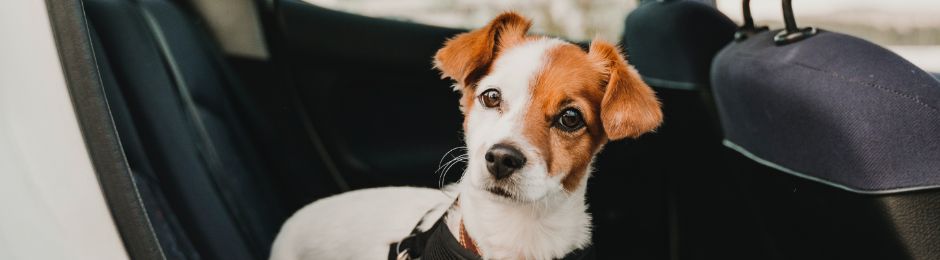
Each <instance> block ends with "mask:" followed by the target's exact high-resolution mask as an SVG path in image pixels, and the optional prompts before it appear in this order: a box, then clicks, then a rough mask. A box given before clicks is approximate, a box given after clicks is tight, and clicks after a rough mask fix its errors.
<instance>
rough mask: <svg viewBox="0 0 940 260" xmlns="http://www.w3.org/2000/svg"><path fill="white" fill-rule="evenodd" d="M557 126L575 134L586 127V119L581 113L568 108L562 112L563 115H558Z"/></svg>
mask: <svg viewBox="0 0 940 260" xmlns="http://www.w3.org/2000/svg"><path fill="white" fill-rule="evenodd" d="M555 125H556V126H557V127H558V128H559V129H561V130H563V131H566V132H574V131H575V130H578V129H581V128H582V127H584V118H583V117H582V116H581V111H578V110H577V109H574V108H568V109H565V110H563V111H561V114H558V120H556V122H555Z"/></svg>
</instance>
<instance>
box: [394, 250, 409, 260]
mask: <svg viewBox="0 0 940 260" xmlns="http://www.w3.org/2000/svg"><path fill="white" fill-rule="evenodd" d="M395 259H396V260H411V255H409V254H408V248H405V250H402V251H401V252H399V253H398V257H396V258H395Z"/></svg>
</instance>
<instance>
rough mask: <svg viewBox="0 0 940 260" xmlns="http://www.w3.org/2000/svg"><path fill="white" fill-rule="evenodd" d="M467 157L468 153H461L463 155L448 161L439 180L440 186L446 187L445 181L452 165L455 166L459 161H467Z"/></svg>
mask: <svg viewBox="0 0 940 260" xmlns="http://www.w3.org/2000/svg"><path fill="white" fill-rule="evenodd" d="M467 158H468V156H467V155H461V156H457V157H454V159H453V160H451V161H449V162H448V163H447V166H446V167H445V168H444V171H442V172H441V175H440V177H439V180H438V186H439V188H444V182H445V181H446V178H447V173H448V172H449V171H450V169H451V167H453V166H454V165H456V164H457V163H459V162H463V161H465V160H466V159H467Z"/></svg>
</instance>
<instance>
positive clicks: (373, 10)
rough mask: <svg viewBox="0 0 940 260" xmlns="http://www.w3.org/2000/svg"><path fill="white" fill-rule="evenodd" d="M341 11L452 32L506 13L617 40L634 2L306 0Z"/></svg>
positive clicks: (556, 30) (562, 31)
mask: <svg viewBox="0 0 940 260" xmlns="http://www.w3.org/2000/svg"><path fill="white" fill-rule="evenodd" d="M305 1H307V2H309V3H312V4H315V5H319V6H322V7H326V8H331V9H336V10H340V11H345V12H350V13H356V14H361V15H366V16H371V17H381V18H389V19H394V20H401V21H410V22H416V23H423V24H430V25H436V26H444V27H453V28H466V29H469V28H478V27H480V26H483V25H485V24H486V22H489V21H490V20H491V19H493V17H495V16H496V15H498V14H499V13H501V12H503V11H505V10H515V11H517V12H520V13H522V14H523V15H525V16H527V17H529V18H530V19H533V20H535V21H537V22H535V23H533V25H532V31H533V32H535V33H539V34H549V35H555V36H560V37H564V38H568V39H570V40H578V41H587V40H590V39H592V38H594V37H595V36H598V37H600V38H602V39H605V40H609V41H618V40H619V39H620V35H621V33H622V31H623V21H624V19H625V18H626V17H627V13H629V12H630V11H631V10H633V9H634V8H636V5H637V1H636V0H591V1H584V0H563V1H556V0H530V1H503V0H395V1H389V0H305Z"/></svg>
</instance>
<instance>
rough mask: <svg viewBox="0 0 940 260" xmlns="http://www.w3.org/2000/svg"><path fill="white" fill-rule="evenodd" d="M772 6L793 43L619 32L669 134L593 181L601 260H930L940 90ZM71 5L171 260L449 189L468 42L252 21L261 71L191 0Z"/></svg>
mask: <svg viewBox="0 0 940 260" xmlns="http://www.w3.org/2000/svg"><path fill="white" fill-rule="evenodd" d="M748 2H749V1H746V0H745V1H742V4H743V6H744V7H745V8H744V10H745V11H747V10H749V9H748V8H747V6H748ZM781 2H782V3H783V8H782V9H781V12H784V17H785V18H786V19H787V21H786V25H787V26H786V28H770V29H768V28H766V27H761V26H758V25H755V24H753V21H751V19H750V15H749V14H746V15H745V17H746V20H747V22H746V23H745V24H744V25H738V24H735V23H734V22H733V21H732V20H731V19H729V18H728V17H727V16H726V15H724V14H722V13H721V12H720V11H718V10H717V9H715V8H714V7H712V6H709V5H707V4H704V3H701V2H698V1H678V0H674V1H641V3H640V4H639V6H638V7H637V8H636V9H635V10H633V11H632V12H631V13H630V14H629V16H628V17H627V18H626V20H625V21H611V22H616V23H625V29H624V33H623V39H621V41H620V44H621V46H622V47H623V49H624V52H625V53H626V54H627V56H628V57H629V58H628V60H629V62H630V63H631V64H632V65H633V66H635V67H636V69H637V70H638V71H639V73H640V74H641V75H642V77H643V80H644V81H646V82H647V83H648V84H649V85H650V86H651V87H653V88H654V90H655V91H656V92H657V96H658V97H659V99H660V100H661V102H662V104H663V111H664V115H665V120H664V123H663V125H662V126H661V127H660V128H659V129H658V130H657V131H656V132H655V133H651V134H647V135H644V136H642V137H640V138H638V139H635V140H626V141H620V142H612V143H610V144H608V145H607V147H606V148H605V149H604V151H603V152H602V153H601V154H600V155H599V157H598V158H597V160H596V162H595V164H594V167H595V172H594V175H593V176H592V177H591V179H590V180H589V187H590V188H589V189H588V194H587V196H588V203H589V205H590V213H591V215H592V220H593V224H594V227H593V240H594V241H593V243H594V245H595V247H596V248H597V255H598V258H600V259H628V258H630V259H940V218H937V217H936V216H940V191H938V190H937V189H935V188H937V187H940V138H937V137H938V135H937V133H938V132H940V81H938V79H937V78H936V77H935V75H931V74H930V73H929V72H925V71H924V70H922V69H920V68H917V67H916V66H914V65H913V64H911V63H910V62H907V61H906V60H904V59H903V58H901V57H899V56H897V55H896V54H894V53H892V52H891V51H888V50H886V49H884V48H883V47H881V46H878V45H876V44H873V43H871V42H868V41H866V40H862V39H859V38H856V37H853V36H851V35H846V34H841V33H839V32H835V31H828V30H825V28H813V27H798V26H797V22H799V21H795V20H794V19H793V15H792V10H789V2H790V1H789V0H787V1H781ZM81 3H82V6H83V7H82V8H83V9H84V14H85V19H86V22H87V24H88V27H87V35H88V37H89V38H90V41H91V45H92V47H93V56H94V59H95V62H96V65H97V69H98V73H99V76H100V79H101V80H100V81H101V82H100V86H101V88H102V89H103V90H104V93H105V95H106V98H107V104H108V107H109V108H110V112H111V117H113V120H114V127H115V129H116V131H117V135H118V136H119V140H120V144H121V147H122V149H123V154H124V155H125V156H126V162H127V164H128V165H129V168H130V172H131V174H132V176H133V179H134V184H135V186H136V189H137V191H138V193H139V196H140V201H141V203H142V204H143V206H144V209H145V210H146V217H147V218H148V219H149V222H150V225H151V226H152V231H153V235H154V236H155V237H156V240H157V241H158V243H159V248H160V251H161V254H163V255H164V256H165V258H168V259H266V258H267V256H268V254H269V251H270V247H271V244H272V242H273V239H274V237H275V236H276V235H277V232H278V230H279V228H280V226H281V224H282V223H283V222H284V221H285V220H286V219H287V218H288V217H289V216H290V215H291V214H292V213H293V212H294V211H296V210H298V209H299V208H300V207H303V206H304V205H306V204H308V203H311V202H313V201H315V200H317V199H319V198H324V197H327V196H330V195H334V194H338V193H341V192H344V191H349V190H354V189H363V188H370V187H380V186H403V185H406V186H419V187H432V188H437V187H439V185H440V184H439V181H440V180H441V178H444V180H443V182H444V183H452V182H455V181H457V180H458V179H459V178H460V174H461V172H460V169H462V167H463V166H462V165H457V166H456V167H454V169H452V170H451V171H449V172H443V173H442V172H441V171H440V169H439V166H440V162H441V160H442V156H443V157H444V160H447V159H450V158H452V157H448V156H454V155H449V154H447V153H448V151H449V150H451V149H452V148H454V147H458V146H461V145H462V140H461V138H462V133H461V132H460V131H461V122H462V120H463V119H462V115H461V113H460V111H459V110H458V106H457V104H458V103H457V101H458V97H459V94H458V93H455V92H453V91H452V90H451V88H450V85H451V83H450V82H449V81H448V80H445V79H441V77H440V75H439V74H438V72H436V71H434V70H433V69H432V66H431V57H432V56H433V54H434V53H435V52H436V51H437V49H439V48H440V47H441V46H442V44H443V42H444V41H445V40H446V39H448V38H449V37H452V36H454V35H456V34H458V33H461V32H464V31H465V30H464V29H457V28H444V27H438V26H432V25H425V24H419V23H412V22H405V21H397V20H389V19H383V18H374V17H367V16H363V15H358V14H352V13H347V12H342V11H337V10H333V9H329V8H324V7H319V6H316V5H313V4H310V3H307V2H303V1H301V0H258V1H253V4H254V6H253V8H252V10H255V11H256V12H257V13H256V15H257V17H258V21H259V25H260V28H261V37H262V38H263V39H264V46H265V52H266V53H267V54H268V55H266V57H263V58H258V57H246V56H241V55H233V54H230V53H227V52H226V51H225V50H224V49H223V48H222V47H221V44H220V42H219V41H220V40H219V39H218V38H217V37H215V36H214V34H213V33H212V32H211V31H212V29H211V28H210V27H209V22H207V21H206V17H205V16H204V14H203V13H201V12H200V11H199V8H198V6H197V4H194V3H193V1H188V0H82V1H81ZM746 13H747V12H746ZM788 13H789V15H787V14H788ZM799 25H800V26H807V25H810V26H811V24H799ZM124 239H125V241H128V240H133V239H134V238H132V237H127V236H125V237H124Z"/></svg>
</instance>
